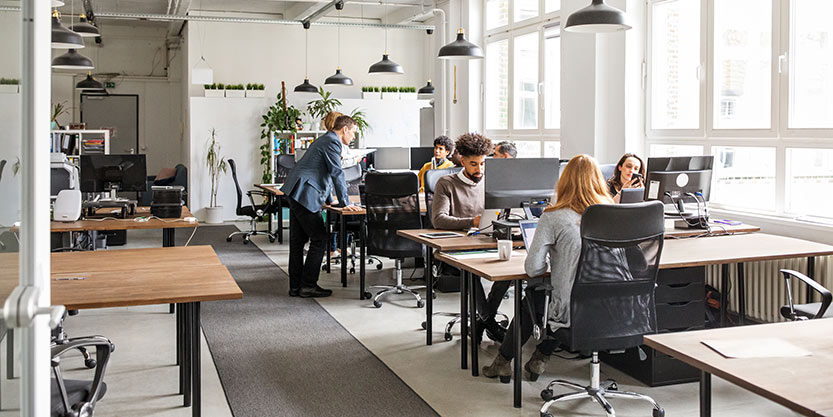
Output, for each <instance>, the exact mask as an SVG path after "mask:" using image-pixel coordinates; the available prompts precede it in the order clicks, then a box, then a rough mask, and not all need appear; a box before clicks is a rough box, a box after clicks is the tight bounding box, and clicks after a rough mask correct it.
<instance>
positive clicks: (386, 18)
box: [385, 2, 388, 55]
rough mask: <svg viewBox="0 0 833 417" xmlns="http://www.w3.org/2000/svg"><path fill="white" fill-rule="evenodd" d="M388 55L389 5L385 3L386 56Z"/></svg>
mask: <svg viewBox="0 0 833 417" xmlns="http://www.w3.org/2000/svg"><path fill="white" fill-rule="evenodd" d="M387 54H388V3H387V2H386V3H385V55H387Z"/></svg>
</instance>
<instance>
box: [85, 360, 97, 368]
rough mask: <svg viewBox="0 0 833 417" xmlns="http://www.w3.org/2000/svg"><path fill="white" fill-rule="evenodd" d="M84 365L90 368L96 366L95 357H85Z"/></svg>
mask: <svg viewBox="0 0 833 417" xmlns="http://www.w3.org/2000/svg"><path fill="white" fill-rule="evenodd" d="M84 366H86V367H87V368H90V369H93V368H95V359H93V358H90V359H84Z"/></svg>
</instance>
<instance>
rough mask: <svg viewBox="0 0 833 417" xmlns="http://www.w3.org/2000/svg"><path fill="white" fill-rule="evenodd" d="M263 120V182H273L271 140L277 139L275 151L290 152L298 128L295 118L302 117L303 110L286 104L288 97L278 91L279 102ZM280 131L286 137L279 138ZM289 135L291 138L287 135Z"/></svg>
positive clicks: (261, 153)
mask: <svg viewBox="0 0 833 417" xmlns="http://www.w3.org/2000/svg"><path fill="white" fill-rule="evenodd" d="M262 117H263V122H262V123H261V124H260V139H263V140H264V142H263V143H262V144H260V165H261V166H262V167H263V176H262V178H261V179H262V182H263V183H265V184H269V183H271V182H272V170H271V168H270V166H269V161H270V160H271V159H272V157H273V155H272V147H271V145H270V143H269V141H270V140H274V141H275V151H276V152H280V153H290V143H289V141H290V140H292V139H294V137H295V133H296V132H297V131H298V130H297V125H296V124H295V119H297V118H299V117H301V111H300V110H298V109H296V108H295V107H294V106H287V105H286V98H285V97H284V96H283V95H282V94H281V93H278V95H277V102H275V104H273V105H271V106H270V107H269V110H268V111H267V112H266V114H264V115H263V116H262ZM278 132H280V133H282V134H283V135H282V136H284V138H280V139H279V138H278V137H277V133H278ZM287 134H288V136H289V140H285V137H286V136H287Z"/></svg>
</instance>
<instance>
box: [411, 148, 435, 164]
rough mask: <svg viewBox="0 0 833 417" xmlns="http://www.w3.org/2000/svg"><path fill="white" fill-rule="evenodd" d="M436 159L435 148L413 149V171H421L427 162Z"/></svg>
mask: <svg viewBox="0 0 833 417" xmlns="http://www.w3.org/2000/svg"><path fill="white" fill-rule="evenodd" d="M433 157H434V147H433V146H431V147H428V146H422V147H419V148H411V169H415V170H420V169H422V166H423V165H425V163H426V162H428V161H430V160H431V158H433Z"/></svg>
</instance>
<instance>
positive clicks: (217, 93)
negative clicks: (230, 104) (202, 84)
mask: <svg viewBox="0 0 833 417" xmlns="http://www.w3.org/2000/svg"><path fill="white" fill-rule="evenodd" d="M205 96H206V97H213V98H220V97H225V96H226V90H205Z"/></svg>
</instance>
